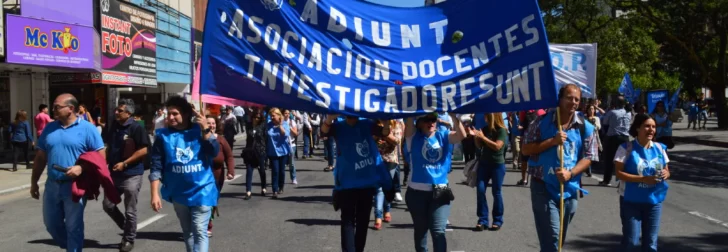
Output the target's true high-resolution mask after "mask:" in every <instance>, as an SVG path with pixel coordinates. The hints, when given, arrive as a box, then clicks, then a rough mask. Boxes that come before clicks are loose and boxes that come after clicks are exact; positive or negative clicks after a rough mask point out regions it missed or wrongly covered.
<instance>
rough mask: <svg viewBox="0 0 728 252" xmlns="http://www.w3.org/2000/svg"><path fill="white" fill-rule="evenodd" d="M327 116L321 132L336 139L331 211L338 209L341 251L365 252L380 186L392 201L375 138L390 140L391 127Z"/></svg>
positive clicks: (390, 188)
mask: <svg viewBox="0 0 728 252" xmlns="http://www.w3.org/2000/svg"><path fill="white" fill-rule="evenodd" d="M337 118H338V116H337V115H331V114H330V115H328V116H327V117H326V120H324V121H323V123H322V126H321V132H322V133H324V134H326V135H327V136H328V137H333V139H334V140H336V146H338V148H337V151H336V168H335V169H334V192H333V194H334V209H336V210H338V209H339V208H340V209H341V250H342V251H364V247H365V245H366V239H367V229H368V228H369V220H370V218H371V217H370V214H369V213H370V212H371V211H372V199H373V198H374V195H375V194H376V193H377V188H379V187H382V190H383V191H384V192H385V195H386V200H387V202H392V199H394V194H395V193H394V190H392V176H391V175H390V174H389V170H388V169H387V166H385V165H384V162H383V160H382V156H381V154H380V153H379V151H378V150H379V149H378V148H377V142H376V141H374V136H377V137H389V136H390V134H391V125H390V124H388V123H385V124H383V125H381V126H380V125H378V124H376V123H375V122H373V121H372V120H369V119H364V118H359V117H356V116H347V117H346V119H345V120H338V119H337Z"/></svg>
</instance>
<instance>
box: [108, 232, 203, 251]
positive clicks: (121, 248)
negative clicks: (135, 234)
mask: <svg viewBox="0 0 728 252" xmlns="http://www.w3.org/2000/svg"><path fill="white" fill-rule="evenodd" d="M208 232H209V231H208ZM132 249H134V243H131V242H128V241H123V242H121V244H120V245H119V251H121V252H129V251H131V250H132Z"/></svg>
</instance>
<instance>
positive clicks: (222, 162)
mask: <svg viewBox="0 0 728 252" xmlns="http://www.w3.org/2000/svg"><path fill="white" fill-rule="evenodd" d="M207 127H209V128H210V131H212V132H214V133H213V136H215V138H217V141H218V142H219V143H220V152H218V153H217V156H216V157H215V158H213V159H212V174H213V176H215V185H216V186H217V191H218V192H221V191H222V186H223V185H224V184H225V179H226V178H227V180H231V179H233V178H234V177H235V157H233V150H232V146H230V144H228V142H227V140H225V138H224V137H223V138H218V137H219V136H220V135H222V134H223V130H224V127H225V126H224V125H222V124H220V120H219V119H217V117H216V116H213V115H208V116H207ZM226 167H227V175H225V174H226V173H225V168H226ZM215 213H217V207H215V208H213V209H212V215H211V216H210V224H208V225H207V236H208V237H212V220H213V219H215Z"/></svg>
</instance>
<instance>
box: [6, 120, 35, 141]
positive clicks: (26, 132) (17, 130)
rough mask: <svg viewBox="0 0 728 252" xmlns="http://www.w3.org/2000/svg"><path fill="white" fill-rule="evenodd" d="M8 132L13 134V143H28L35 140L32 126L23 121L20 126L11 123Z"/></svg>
mask: <svg viewBox="0 0 728 252" xmlns="http://www.w3.org/2000/svg"><path fill="white" fill-rule="evenodd" d="M8 131H9V132H10V134H12V137H11V138H10V141H11V142H28V141H31V139H33V133H31V132H30V124H28V122H27V121H22V122H20V123H18V125H15V123H11V124H10V127H8Z"/></svg>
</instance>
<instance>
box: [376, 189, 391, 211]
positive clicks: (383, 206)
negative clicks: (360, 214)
mask: <svg viewBox="0 0 728 252" xmlns="http://www.w3.org/2000/svg"><path fill="white" fill-rule="evenodd" d="M375 201H376V202H375V204H374V218H377V219H381V218H384V214H385V213H389V212H390V211H391V210H392V203H390V202H386V200H385V199H384V191H382V188H381V187H379V188H377V196H376V199H375Z"/></svg>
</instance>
